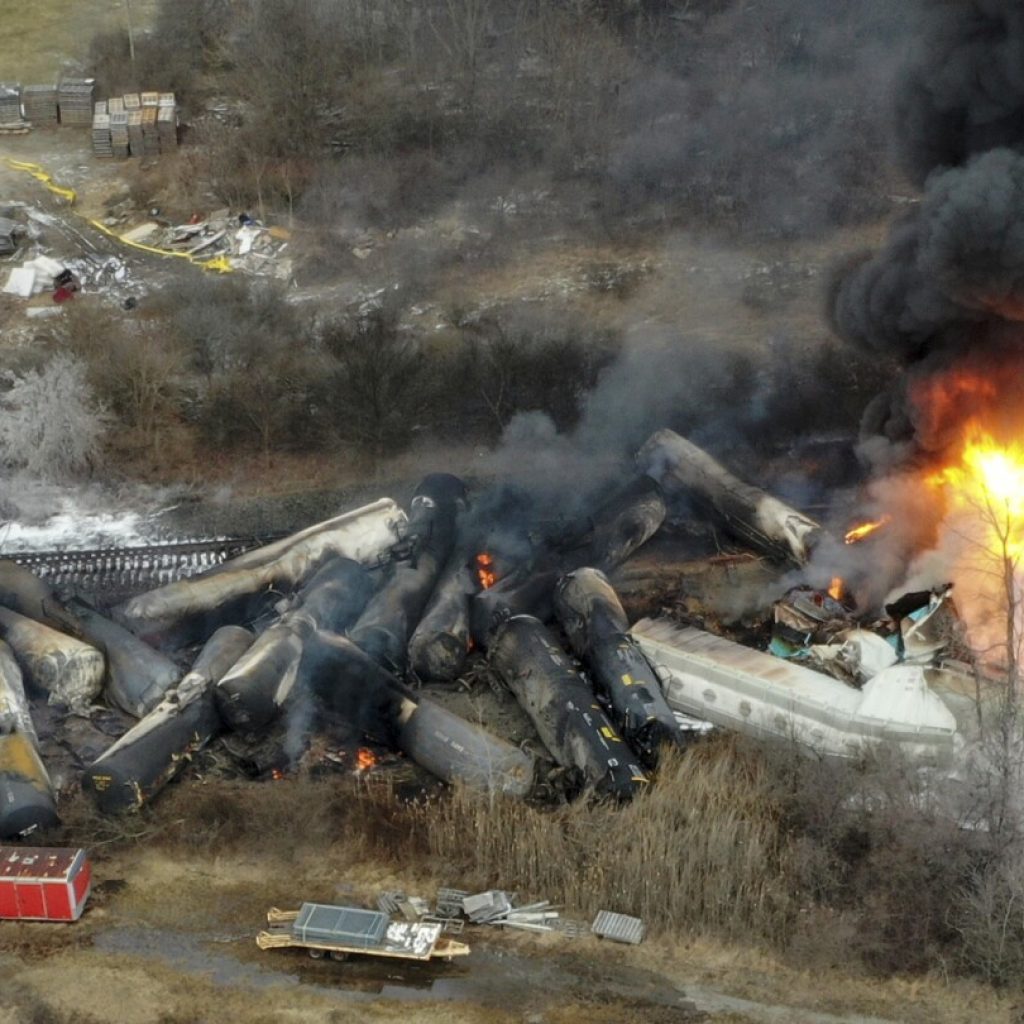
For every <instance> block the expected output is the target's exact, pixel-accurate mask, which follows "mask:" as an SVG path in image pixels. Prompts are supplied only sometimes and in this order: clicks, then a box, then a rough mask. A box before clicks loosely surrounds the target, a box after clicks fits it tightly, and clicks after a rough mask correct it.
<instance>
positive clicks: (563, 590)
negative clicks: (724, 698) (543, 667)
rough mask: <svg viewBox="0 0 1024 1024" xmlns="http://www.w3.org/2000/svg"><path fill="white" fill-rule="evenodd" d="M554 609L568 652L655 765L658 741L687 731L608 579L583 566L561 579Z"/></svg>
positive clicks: (680, 738) (682, 740)
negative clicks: (608, 701)
mask: <svg viewBox="0 0 1024 1024" xmlns="http://www.w3.org/2000/svg"><path fill="white" fill-rule="evenodd" d="M555 610H556V612H557V613H558V618H559V621H560V622H561V623H562V626H563V628H564V629H565V632H566V635H567V636H568V638H569V643H570V645H571V647H572V650H573V653H574V654H575V655H576V656H577V657H578V658H580V659H581V660H582V661H583V663H584V664H585V665H586V666H587V669H588V670H589V672H590V677H591V679H592V680H593V682H594V685H595V686H596V687H597V689H598V690H599V691H600V692H602V693H604V694H605V695H607V697H608V699H609V700H610V701H611V705H612V708H613V710H614V712H615V716H616V724H617V725H618V726H619V727H620V728H621V730H622V735H623V736H624V737H625V739H626V742H627V743H629V744H630V746H631V747H632V748H633V749H634V750H636V751H637V752H638V753H639V754H640V755H641V757H642V758H643V760H644V762H645V763H646V764H647V766H648V767H653V766H654V765H655V764H657V760H658V751H659V749H660V748H661V746H662V745H663V744H665V743H668V744H672V745H674V746H677V747H683V746H686V745H687V740H688V739H690V738H692V734H684V733H683V732H682V731H681V730H680V729H679V727H678V725H677V723H676V720H675V716H674V715H673V714H672V709H671V708H670V707H669V706H668V704H667V703H666V702H665V698H664V696H663V695H662V692H661V686H660V684H659V682H658V677H657V674H656V673H655V671H654V668H653V667H652V666H651V664H650V663H649V662H648V661H647V659H646V658H645V657H644V655H643V652H642V651H641V650H640V647H639V645H638V644H637V642H636V641H635V640H634V639H633V637H631V636H630V635H629V620H628V619H627V618H626V613H625V611H624V610H623V607H622V605H621V603H620V602H619V598H618V595H617V594H616V593H615V590H614V588H613V587H612V585H611V584H610V583H609V582H608V577H607V576H605V575H604V573H603V572H601V571H600V570H598V569H589V568H586V569H577V570H576V571H575V572H572V573H569V574H568V575H567V576H564V577H562V579H561V580H560V581H559V583H558V586H557V587H556V588H555Z"/></svg>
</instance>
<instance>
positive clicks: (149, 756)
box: [82, 626, 253, 814]
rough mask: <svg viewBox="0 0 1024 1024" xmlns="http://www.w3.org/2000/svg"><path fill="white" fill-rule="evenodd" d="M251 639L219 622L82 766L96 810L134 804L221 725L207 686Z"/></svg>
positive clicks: (149, 796)
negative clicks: (172, 681)
mask: <svg viewBox="0 0 1024 1024" xmlns="http://www.w3.org/2000/svg"><path fill="white" fill-rule="evenodd" d="M252 641H253V635H252V633H251V632H249V630H247V629H243V628H242V627H241V626H221V628H220V629H218V630H217V632H216V633H214V634H213V636H212V637H210V639H209V640H208V641H207V643H206V646H205V647H204V648H203V649H202V651H201V652H200V654H199V657H198V658H196V661H195V664H194V665H193V666H192V670H191V671H190V672H189V673H188V674H187V675H186V676H185V677H184V679H182V680H181V682H180V683H179V684H178V685H177V687H175V689H174V690H172V691H171V692H170V693H168V694H167V696H166V697H165V698H164V700H163V701H161V703H160V704H159V705H157V707H155V708H154V709H153V710H152V711H151V712H150V713H149V714H148V715H146V717H145V718H143V719H142V720H141V721H140V722H139V723H138V724H137V725H135V726H134V727H133V728H132V729H130V730H129V731H128V732H126V733H125V734H124V735H123V736H122V737H121V738H120V739H119V740H118V741H117V742H116V743H114V744H113V745H112V746H111V747H109V748H108V749H107V750H106V751H104V752H103V753H102V754H101V755H100V756H99V757H98V758H97V759H96V760H95V761H94V762H93V763H92V764H91V765H90V766H89V767H88V768H87V769H86V770H85V773H84V774H83V776H82V788H83V789H84V790H85V791H86V792H89V793H90V794H91V795H92V797H93V800H94V801H95V802H96V805H97V807H99V809H100V810H101V811H103V812H104V813H107V814H112V813H117V812H121V811H129V810H138V808H140V807H141V806H142V805H143V804H144V803H148V802H149V801H150V800H152V799H153V797H154V796H156V794H157V793H159V792H160V790H162V789H163V787H164V786H166V785H167V783H168V782H170V781H171V779H173V778H174V777H175V776H176V775H178V774H179V773H180V772H181V771H182V769H183V768H184V767H185V765H186V764H188V762H189V761H190V760H191V758H192V757H193V755H194V754H196V752H198V751H199V750H201V749H202V748H203V747H204V746H206V744H207V743H208V742H209V741H210V740H211V739H212V738H213V737H214V736H215V735H216V734H217V733H218V732H220V731H221V729H222V728H223V726H222V724H221V720H220V717H219V716H218V714H217V709H216V707H215V704H214V699H213V693H212V689H213V687H214V685H215V684H216V682H217V680H218V679H220V677H221V676H223V675H224V673H225V672H226V671H227V670H228V669H229V668H230V667H231V666H232V665H233V664H234V663H235V662H236V661H237V660H238V658H239V657H240V656H241V655H242V654H243V653H244V652H245V651H246V649H247V648H248V647H249V645H250V644H251V643H252Z"/></svg>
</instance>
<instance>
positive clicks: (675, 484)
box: [636, 430, 822, 566]
mask: <svg viewBox="0 0 1024 1024" xmlns="http://www.w3.org/2000/svg"><path fill="white" fill-rule="evenodd" d="M636 457H637V463H638V464H639V465H640V466H641V467H642V468H643V469H644V470H645V471H646V472H648V473H649V474H650V475H651V476H653V477H654V478H655V479H656V480H658V481H659V482H660V483H661V484H662V486H663V487H665V488H666V489H675V490H677V491H684V492H686V493H687V494H689V495H691V496H692V497H693V498H695V499H697V500H698V501H700V502H702V503H703V504H705V505H707V506H708V507H709V508H711V509H712V510H713V511H714V512H715V513H716V514H717V515H718V516H719V517H720V518H721V519H722V521H723V522H724V523H725V525H727V526H728V527H729V529H730V530H731V531H732V532H733V533H735V534H736V535H737V536H738V537H740V538H741V539H743V540H745V541H747V542H748V543H750V544H752V545H753V546H754V547H756V548H758V549H759V550H762V551H764V552H765V553H766V554H768V555H771V556H773V557H775V558H781V559H784V560H787V561H790V562H793V563H794V564H796V565H798V566H803V565H806V564H807V562H808V560H809V558H810V553H811V549H812V548H813V547H814V545H815V543H816V542H817V540H818V538H819V537H820V536H821V533H822V527H821V525H820V524H819V523H817V522H815V521H814V520H813V519H811V518H810V517H809V516H805V515H804V514H803V513H802V512H798V511H797V510H796V509H794V508H791V507H790V506H789V505H787V504H786V503H785V502H783V501H780V500H779V499H778V498H776V497H774V496H772V495H770V494H768V493H766V492H765V491H762V490H761V489H760V488H759V487H754V486H753V485H752V484H748V483H744V482H743V481H742V480H740V479H739V478H737V477H735V476H733V474H732V473H730V472H729V470H727V469H726V468H725V467H724V466H723V465H722V464H721V463H719V462H718V461H716V460H715V459H714V458H712V456H710V455H709V454H708V453H707V452H706V451H704V450H703V449H702V448H698V447H697V445H695V444H694V443H693V442H692V441H688V440H687V439H686V438H684V437H680V436H679V435H678V434H677V433H675V432H674V431H671V430H659V431H657V432H656V433H654V434H652V435H651V436H650V437H649V438H648V439H647V441H646V442H645V443H644V445H643V447H642V448H641V449H640V450H639V452H637V456H636Z"/></svg>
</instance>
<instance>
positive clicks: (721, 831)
mask: <svg viewBox="0 0 1024 1024" xmlns="http://www.w3.org/2000/svg"><path fill="white" fill-rule="evenodd" d="M423 819H424V830H425V832H426V834H427V836H428V838H429V842H430V848H431V852H432V853H433V854H434V855H435V856H436V857H437V858H438V859H439V860H440V861H441V862H442V863H445V864H449V865H451V868H452V872H453V875H454V878H453V881H454V880H456V879H462V880H463V882H464V883H465V884H468V883H469V882H472V883H474V884H478V885H481V886H483V885H500V886H502V887H503V888H509V889H515V890H517V891H519V892H520V893H522V894H523V895H524V896H529V897H533V896H536V897H543V898H547V899H550V900H552V901H554V902H556V903H558V904H561V905H563V906H565V907H567V908H569V912H570V913H577V914H583V915H590V914H593V913H594V912H595V911H597V910H599V909H602V908H604V909H614V910H617V911H620V912H624V913H630V914H635V915H638V916H640V917H642V918H643V919H644V920H645V921H646V922H647V924H648V926H649V927H650V928H652V929H653V930H655V931H660V932H667V931H670V930H671V931H675V932H679V931H687V932H691V933H701V932H707V933H712V934H718V935H723V936H737V937H739V936H743V937H745V938H747V939H755V940H763V941H769V942H778V941H781V940H782V939H783V937H784V935H785V932H786V925H787V920H788V918H789V915H790V911H791V907H790V898H789V895H788V887H787V884H786V847H785V844H784V842H783V840H782V836H781V834H780V830H779V815H778V813H777V809H776V808H775V806H774V802H773V800H772V799H771V796H770V780H769V779H768V777H767V776H766V774H765V769H764V767H763V765H762V763H761V762H760V761H759V760H758V759H757V758H756V757H754V756H751V755H750V754H749V753H747V752H744V751H742V750H741V749H740V748H739V747H737V746H735V745H733V744H731V743H724V744H716V745H713V746H707V747H705V748H702V749H698V750H694V751H691V752H690V753H688V754H686V755H684V756H681V757H680V756H673V757H668V758H666V759H665V762H664V764H663V766H662V768H661V770H660V772H659V777H658V780H657V785H656V786H652V787H651V788H650V790H649V791H648V792H647V793H645V794H643V795H642V796H641V797H640V798H639V799H637V800H635V801H633V802H632V803H631V804H628V805H625V806H616V805H610V804H602V803H598V804H590V805H588V804H586V803H584V802H579V803H576V804H573V805H570V806H567V807H563V808H560V809H558V810H556V811H549V810H538V809H536V808H533V807H530V806H528V805H527V804H524V803H522V802H520V801H515V800H504V799H498V798H495V799H486V798H482V797H481V796H480V795H479V794H476V793H472V792H470V791H465V790H463V791H456V792H455V793H454V794H453V795H452V797H451V798H450V799H448V800H445V801H443V802H441V803H440V804H438V805H437V806H431V807H430V808H428V809H426V810H425V811H424V812H423Z"/></svg>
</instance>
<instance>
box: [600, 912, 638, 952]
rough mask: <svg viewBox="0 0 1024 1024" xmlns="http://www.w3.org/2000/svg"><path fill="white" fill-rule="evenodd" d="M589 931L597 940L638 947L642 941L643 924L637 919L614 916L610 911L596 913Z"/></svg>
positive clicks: (623, 915)
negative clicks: (625, 943) (608, 940)
mask: <svg viewBox="0 0 1024 1024" xmlns="http://www.w3.org/2000/svg"><path fill="white" fill-rule="evenodd" d="M590 930H591V931H592V932H593V933H594V934H595V935H597V936H598V937H599V938H602V939H611V941H612V942H627V943H629V944H630V945H631V946H636V945H638V944H639V943H641V942H643V939H644V923H643V921H641V920H640V918H639V917H630V916H629V915H628V914H615V913H612V911H610V910H601V911H598V914H597V917H595V918H594V923H593V924H592V925H591V926H590Z"/></svg>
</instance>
